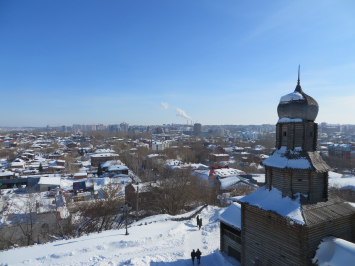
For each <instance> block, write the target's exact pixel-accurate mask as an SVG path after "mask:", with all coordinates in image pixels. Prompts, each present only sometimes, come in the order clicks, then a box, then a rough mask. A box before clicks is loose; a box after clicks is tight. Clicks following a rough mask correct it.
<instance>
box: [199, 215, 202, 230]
mask: <svg viewBox="0 0 355 266" xmlns="http://www.w3.org/2000/svg"><path fill="white" fill-rule="evenodd" d="M201 226H202V218H201V219H200V220H199V221H198V230H201Z"/></svg>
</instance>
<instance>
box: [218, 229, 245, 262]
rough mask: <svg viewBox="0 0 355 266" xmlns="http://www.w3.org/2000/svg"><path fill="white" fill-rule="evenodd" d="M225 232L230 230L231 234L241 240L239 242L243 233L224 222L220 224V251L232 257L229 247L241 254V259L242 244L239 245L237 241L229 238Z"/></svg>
mask: <svg viewBox="0 0 355 266" xmlns="http://www.w3.org/2000/svg"><path fill="white" fill-rule="evenodd" d="M224 230H228V231H229V232H230V233H232V234H234V235H236V236H237V237H238V238H239V240H241V239H240V237H241V231H240V230H236V229H234V228H232V227H230V226H228V225H227V224H225V223H223V222H220V249H221V251H222V252H224V253H225V254H227V255H229V256H230V254H229V247H232V248H233V249H235V250H236V251H237V252H239V257H240V254H241V251H242V246H241V243H240V242H239V243H238V242H236V241H235V240H233V239H232V238H230V237H228V236H227V235H226V234H225V231H224ZM239 262H240V258H239Z"/></svg>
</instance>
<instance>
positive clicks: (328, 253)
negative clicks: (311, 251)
mask: <svg viewBox="0 0 355 266" xmlns="http://www.w3.org/2000/svg"><path fill="white" fill-rule="evenodd" d="M312 261H313V263H317V265H318V266H345V265H354V262H355V244H354V243H351V242H348V241H346V240H344V239H341V238H336V237H333V236H329V237H326V238H323V240H322V242H321V243H320V245H319V246H318V250H317V252H316V255H315V256H314V258H313V260H312Z"/></svg>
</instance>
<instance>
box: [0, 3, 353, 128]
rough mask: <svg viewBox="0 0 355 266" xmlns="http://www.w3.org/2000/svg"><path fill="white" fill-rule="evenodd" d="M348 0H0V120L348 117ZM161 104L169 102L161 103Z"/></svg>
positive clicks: (350, 118) (350, 62)
mask: <svg viewBox="0 0 355 266" xmlns="http://www.w3.org/2000/svg"><path fill="white" fill-rule="evenodd" d="M354 10H355V2H354V1H339V0H337V1H327V0H322V1H283V0H281V1H261V0H260V1H239V0H238V1H236V0H233V1H231V0H225V1H209V0H204V1H199V0H196V1H195V0H188V1H184V0H179V1H175V0H161V1H156V0H150V1H146V0H142V1H135V0H129V1H128V0H114V1H108V0H107V1H105V0H104V1H90V0H86V1H73V0H70V1H65V0H60V1H59V0H51V1H48V0H36V1H20V0H19V1H10V0H0V62H1V63H0V91H1V103H0V111H1V116H0V126H46V125H51V126H56V125H72V124H98V123H103V124H106V125H107V124H116V123H121V122H123V121H126V122H128V123H129V124H143V125H147V124H169V123H186V120H185V119H184V118H182V117H179V116H177V115H176V108H179V109H181V110H183V111H185V113H186V114H187V115H188V116H190V117H191V118H192V121H194V122H199V123H202V124H263V123H271V124H275V123H276V122H277V119H278V117H277V111H276V110H277V105H278V102H279V100H280V97H281V96H283V95H285V94H288V93H290V92H292V91H293V90H294V88H295V86H296V81H297V68H298V64H301V85H302V88H303V90H304V91H305V92H306V93H307V94H309V95H311V96H312V97H313V98H315V99H316V100H317V101H318V103H319V105H320V112H319V115H318V118H317V120H316V121H317V122H319V123H320V122H323V121H326V122H328V123H342V124H355V116H354V115H353V114H354V113H355V104H354V103H355V75H354V73H355V52H354V50H355V16H354ZM161 103H167V104H168V108H167V109H166V108H164V107H163V106H162V105H161Z"/></svg>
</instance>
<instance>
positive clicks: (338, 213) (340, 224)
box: [240, 74, 355, 266]
mask: <svg viewBox="0 0 355 266" xmlns="http://www.w3.org/2000/svg"><path fill="white" fill-rule="evenodd" d="M318 110H319V107H318V103H317V102H316V101H315V100H314V99H313V98H312V97H310V96H308V95H307V94H305V93H304V92H303V91H302V88H301V85H300V79H299V74H298V81H297V86H296V89H295V91H294V92H292V93H290V94H288V95H285V96H283V97H281V100H280V103H279V105H278V108H277V112H278V116H279V120H278V123H277V124H276V150H275V152H274V153H273V154H272V155H271V156H270V157H269V158H268V159H266V160H265V161H264V162H263V164H264V166H265V172H266V175H265V176H266V184H265V186H264V187H262V188H260V189H258V190H256V191H255V192H253V193H252V194H250V195H248V196H246V197H244V198H243V199H242V200H241V201H240V203H241V205H242V208H241V264H242V265H250V266H255V265H268V266H271V265H274V266H281V265H285V266H290V265H295V266H298V265H312V262H311V259H312V258H313V257H314V255H315V251H316V249H317V247H318V245H319V244H320V242H321V240H322V239H323V238H324V237H326V236H335V237H338V238H342V239H345V240H347V241H351V242H354V241H355V216H354V214H355V208H353V207H352V206H351V205H350V204H348V203H346V202H344V201H343V200H341V199H339V198H331V197H329V195H328V171H329V170H330V169H331V168H330V167H329V166H328V165H327V164H326V163H325V162H324V161H323V159H322V158H321V156H320V155H319V154H318V152H317V137H318V124H317V123H315V122H314V121H315V119H316V117H317V114H318Z"/></svg>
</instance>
